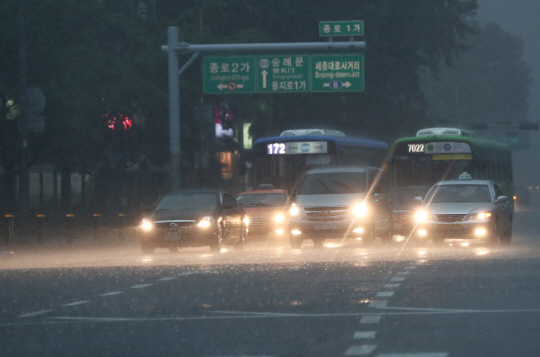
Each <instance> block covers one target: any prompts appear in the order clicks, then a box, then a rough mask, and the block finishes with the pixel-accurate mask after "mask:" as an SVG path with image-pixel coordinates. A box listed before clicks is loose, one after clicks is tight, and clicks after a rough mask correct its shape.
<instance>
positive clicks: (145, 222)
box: [140, 218, 154, 232]
mask: <svg viewBox="0 0 540 357" xmlns="http://www.w3.org/2000/svg"><path fill="white" fill-rule="evenodd" d="M140 227H141V229H142V230H143V231H146V232H148V231H151V230H152V229H154V225H153V224H152V221H150V220H149V219H148V218H143V219H142V221H141V225H140Z"/></svg>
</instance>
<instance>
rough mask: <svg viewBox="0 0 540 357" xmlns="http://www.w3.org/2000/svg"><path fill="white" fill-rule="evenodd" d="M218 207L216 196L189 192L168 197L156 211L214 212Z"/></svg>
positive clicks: (160, 203)
mask: <svg viewBox="0 0 540 357" xmlns="http://www.w3.org/2000/svg"><path fill="white" fill-rule="evenodd" d="M216 207H217V195H216V194H214V193H191V192H189V193H177V194H170V195H166V196H165V197H163V199H161V201H160V202H159V204H158V205H157V207H156V210H157V211H164V210H213V209H216Z"/></svg>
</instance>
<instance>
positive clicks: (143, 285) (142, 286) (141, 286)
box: [131, 284, 152, 289]
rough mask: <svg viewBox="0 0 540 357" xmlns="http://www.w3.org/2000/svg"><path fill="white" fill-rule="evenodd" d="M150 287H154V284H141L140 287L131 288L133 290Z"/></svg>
mask: <svg viewBox="0 0 540 357" xmlns="http://www.w3.org/2000/svg"><path fill="white" fill-rule="evenodd" d="M149 286H152V284H139V285H133V286H132V287H131V288H132V289H142V288H147V287H149Z"/></svg>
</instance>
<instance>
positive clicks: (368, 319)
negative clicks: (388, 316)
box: [360, 315, 381, 324]
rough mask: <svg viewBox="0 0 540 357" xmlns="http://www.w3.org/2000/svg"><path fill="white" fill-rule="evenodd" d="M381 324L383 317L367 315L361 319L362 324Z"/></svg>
mask: <svg viewBox="0 0 540 357" xmlns="http://www.w3.org/2000/svg"><path fill="white" fill-rule="evenodd" d="M379 322H381V315H367V316H362V318H361V319H360V323H361V324H378V323H379Z"/></svg>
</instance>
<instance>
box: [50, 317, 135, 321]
mask: <svg viewBox="0 0 540 357" xmlns="http://www.w3.org/2000/svg"><path fill="white" fill-rule="evenodd" d="M50 319H52V320H68V321H94V322H98V321H100V322H101V321H103V322H116V321H138V320H140V319H131V318H128V317H71V316H55V317H50Z"/></svg>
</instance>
